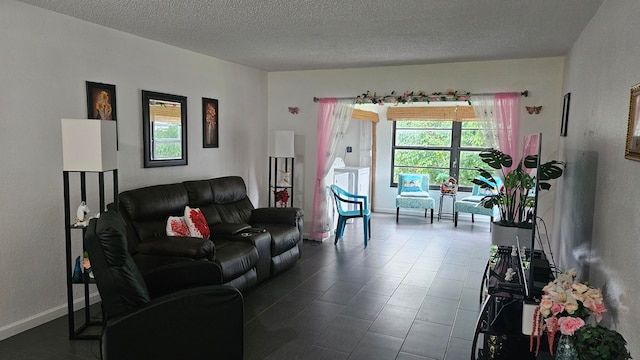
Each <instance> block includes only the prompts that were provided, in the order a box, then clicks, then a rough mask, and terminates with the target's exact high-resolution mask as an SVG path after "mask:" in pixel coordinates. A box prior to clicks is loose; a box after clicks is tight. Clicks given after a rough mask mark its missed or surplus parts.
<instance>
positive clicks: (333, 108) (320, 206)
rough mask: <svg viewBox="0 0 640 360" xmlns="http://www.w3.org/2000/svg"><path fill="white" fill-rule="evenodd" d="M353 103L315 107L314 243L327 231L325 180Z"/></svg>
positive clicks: (332, 102)
mask: <svg viewBox="0 0 640 360" xmlns="http://www.w3.org/2000/svg"><path fill="white" fill-rule="evenodd" d="M354 103H355V101H354V99H340V100H338V99H334V98H324V99H321V100H320V106H319V107H318V124H317V139H318V144H317V148H318V153H317V156H316V184H315V189H314V193H313V209H312V211H313V213H312V214H311V232H310V236H311V238H312V239H314V240H322V239H324V238H326V237H328V236H329V232H330V231H331V226H332V224H331V221H330V220H331V217H330V216H329V209H331V207H330V206H328V203H329V201H330V197H329V194H328V192H327V190H326V186H327V184H326V183H325V178H326V177H327V174H328V173H329V170H331V166H333V161H334V160H335V159H336V148H337V146H338V142H339V140H340V139H342V137H343V136H344V133H345V132H346V131H347V127H348V126H349V120H351V116H352V115H353V105H354Z"/></svg>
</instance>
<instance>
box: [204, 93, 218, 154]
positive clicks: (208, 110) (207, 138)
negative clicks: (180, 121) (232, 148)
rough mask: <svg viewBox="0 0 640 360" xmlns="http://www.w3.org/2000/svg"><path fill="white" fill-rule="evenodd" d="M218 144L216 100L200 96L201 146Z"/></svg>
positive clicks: (207, 146) (215, 145)
mask: <svg viewBox="0 0 640 360" xmlns="http://www.w3.org/2000/svg"><path fill="white" fill-rule="evenodd" d="M218 146H219V145H218V100H216V99H208V98H202V147H205V148H217V147H218Z"/></svg>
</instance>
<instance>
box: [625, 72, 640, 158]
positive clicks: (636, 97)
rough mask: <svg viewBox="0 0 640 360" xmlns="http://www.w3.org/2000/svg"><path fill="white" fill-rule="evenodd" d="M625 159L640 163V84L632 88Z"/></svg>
mask: <svg viewBox="0 0 640 360" xmlns="http://www.w3.org/2000/svg"><path fill="white" fill-rule="evenodd" d="M624 157H625V158H626V159H629V160H636V161H640V84H636V85H634V86H632V87H631V97H630V99H629V123H628V125H627V144H626V146H625V148H624Z"/></svg>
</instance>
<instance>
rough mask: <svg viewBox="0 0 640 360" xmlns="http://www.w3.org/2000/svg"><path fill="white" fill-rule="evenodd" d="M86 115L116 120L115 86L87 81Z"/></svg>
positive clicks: (91, 117) (90, 117)
mask: <svg viewBox="0 0 640 360" xmlns="http://www.w3.org/2000/svg"><path fill="white" fill-rule="evenodd" d="M87 117H88V118H89V119H99V120H114V121H115V120H116V119H117V118H116V86H115V85H109V84H101V83H95V82H91V81H87Z"/></svg>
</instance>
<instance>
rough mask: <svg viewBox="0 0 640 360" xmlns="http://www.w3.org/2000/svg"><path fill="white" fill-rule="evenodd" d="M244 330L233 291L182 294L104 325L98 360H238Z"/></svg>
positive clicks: (220, 288)
mask: <svg viewBox="0 0 640 360" xmlns="http://www.w3.org/2000/svg"><path fill="white" fill-rule="evenodd" d="M243 325H244V320H243V301H242V295H241V294H240V292H239V291H238V290H237V289H235V288H233V287H230V286H226V285H218V286H209V287H203V288H195V289H189V290H183V291H180V292H177V293H173V294H171V295H167V296H163V297H161V298H157V299H154V300H152V301H151V302H149V303H148V304H146V305H144V306H142V307H140V308H139V309H136V310H135V311H133V312H131V313H128V314H126V315H124V316H122V317H120V318H118V319H114V320H110V321H108V322H107V324H106V325H105V327H104V330H103V332H102V341H101V347H102V355H103V360H139V359H154V360H165V359H166V360H175V359H190V360H200V359H203V360H204V359H242V356H243Z"/></svg>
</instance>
